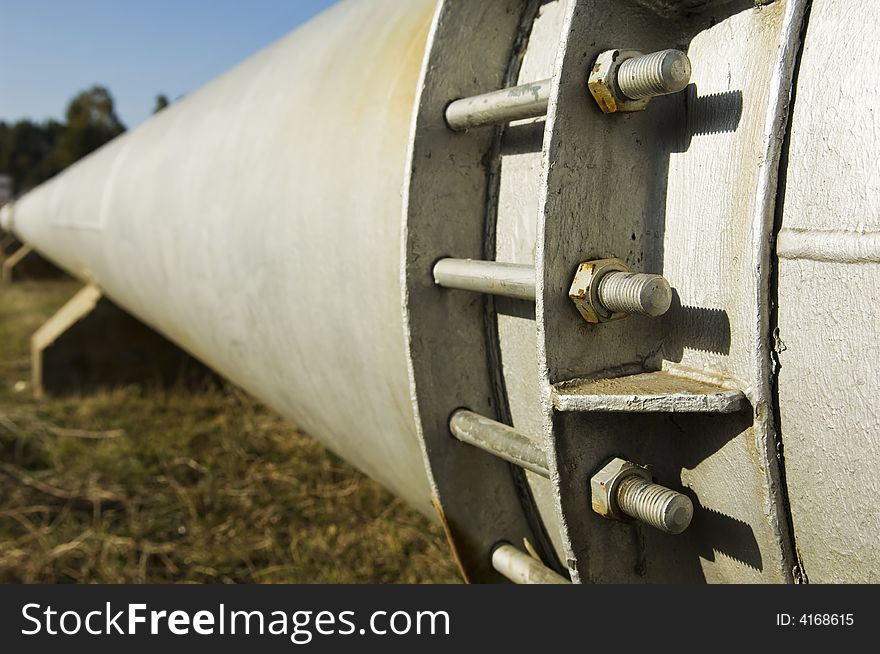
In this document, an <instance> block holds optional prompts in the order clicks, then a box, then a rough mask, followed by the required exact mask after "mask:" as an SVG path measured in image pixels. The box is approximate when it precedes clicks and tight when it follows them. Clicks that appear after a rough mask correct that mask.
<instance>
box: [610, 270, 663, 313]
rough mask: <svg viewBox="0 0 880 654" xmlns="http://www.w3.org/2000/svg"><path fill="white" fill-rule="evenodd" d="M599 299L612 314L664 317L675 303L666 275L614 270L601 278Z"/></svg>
mask: <svg viewBox="0 0 880 654" xmlns="http://www.w3.org/2000/svg"><path fill="white" fill-rule="evenodd" d="M598 296H599V302H600V303H601V304H602V306H603V307H605V308H606V309H607V310H608V311H610V312H612V313H638V314H642V315H645V316H652V317H657V316H662V315H663V314H664V313H666V312H667V311H668V310H669V307H670V305H671V304H672V287H671V286H670V285H669V282H667V281H666V279H665V278H664V277H663V276H662V275H650V274H647V273H627V272H610V273H607V274H606V275H605V276H603V277H602V279H600V280H599V288H598Z"/></svg>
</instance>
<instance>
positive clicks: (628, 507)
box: [617, 475, 694, 534]
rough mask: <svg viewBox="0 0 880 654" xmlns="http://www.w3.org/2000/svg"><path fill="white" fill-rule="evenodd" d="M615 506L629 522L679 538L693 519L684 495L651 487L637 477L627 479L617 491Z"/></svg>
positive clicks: (690, 505)
mask: <svg viewBox="0 0 880 654" xmlns="http://www.w3.org/2000/svg"><path fill="white" fill-rule="evenodd" d="M617 505H618V506H619V507H620V510H621V511H623V512H624V513H625V514H627V515H628V516H630V517H632V518H636V519H637V520H641V521H642V522H644V523H647V524H649V525H651V526H652V527H656V528H657V529H659V530H661V531H665V532H666V533H667V534H680V533H681V532H683V531H684V530H685V529H687V527H688V525H689V524H690V523H691V518H693V517H694V505H693V503H692V502H691V500H690V498H689V497H687V495H682V494H681V493H678V492H676V491H674V490H671V489H669V488H666V487H665V486H660V485H659V484H654V483H652V482H650V481H648V480H647V479H644V478H643V477H641V476H639V475H628V476H627V477H626V478H624V479H623V480H621V482H620V484H619V485H618V487H617Z"/></svg>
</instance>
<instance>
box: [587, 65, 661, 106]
mask: <svg viewBox="0 0 880 654" xmlns="http://www.w3.org/2000/svg"><path fill="white" fill-rule="evenodd" d="M641 56H642V53H641V52H639V51H638V50H606V51H605V52H603V53H601V54H600V55H599V56H598V57H597V58H596V63H594V64H593V67H592V68H591V69H590V77H589V80H588V81H587V87H588V88H589V89H590V93H591V94H592V95H593V98H594V99H595V100H596V104H598V105H599V108H600V109H601V110H602V112H603V113H606V114H613V113H617V112H619V111H644V110H645V108H646V107H647V106H648V103H649V102H650V100H651V99H650V98H643V99H641V100H631V99H630V98H628V97H626V96H625V95H624V94H623V92H622V91H621V90H620V86H618V84H617V70H618V68H620V64H622V63H623V62H624V61H626V60H627V59H633V58H635V57H641Z"/></svg>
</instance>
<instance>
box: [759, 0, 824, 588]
mask: <svg viewBox="0 0 880 654" xmlns="http://www.w3.org/2000/svg"><path fill="white" fill-rule="evenodd" d="M812 9H813V0H806V5H805V6H804V15H803V18H802V21H801V29H800V35H799V39H800V42H799V44H798V51H797V54H796V55H795V62H794V69H793V72H792V78H791V94H790V96H789V103H788V120H787V121H786V126H785V136H784V138H783V141H782V150H781V153H780V157H779V171H778V175H777V185H776V206H775V211H774V216H773V233H772V235H771V237H770V271H769V275H768V283H769V286H770V289H769V299H770V321H769V328H770V331H769V334H767V339H768V342H767V346H768V347H769V349H770V357H771V366H772V368H771V379H770V390H771V392H770V397H771V411H772V415H773V422H774V427H775V428H774V429H773V430H772V433H773V438H774V440H775V445H776V458H777V466H778V474H779V486H780V495H781V500H782V507H783V512H784V514H785V519H786V523H787V528H788V539H789V547H790V548H791V552H792V555H793V556H794V559H795V566H794V569H793V570H792V576H793V577H794V581H795V583H803V584H806V583H809V577H808V576H807V572H806V569H805V568H804V562H803V559H802V558H801V553H800V550H799V549H798V546H797V538H796V536H795V530H794V518H793V516H792V512H791V501H790V499H789V493H788V479H787V477H786V474H785V451H784V445H783V441H782V420H781V417H782V414H781V410H780V405H779V370H780V368H781V363H780V361H779V349H778V343H777V341H778V336H779V257H778V256H777V254H776V244H777V241H778V238H779V233H780V231H781V230H782V219H783V215H784V213H785V191H786V186H787V182H788V164H789V155H790V151H791V133H792V126H793V124H794V108H795V103H796V101H797V89H798V79H799V77H800V71H801V63H802V61H803V55H804V47H805V45H806V41H807V26H808V24H809V19H810V12H811V11H812Z"/></svg>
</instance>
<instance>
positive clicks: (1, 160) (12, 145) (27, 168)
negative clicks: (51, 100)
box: [0, 120, 63, 191]
mask: <svg viewBox="0 0 880 654" xmlns="http://www.w3.org/2000/svg"><path fill="white" fill-rule="evenodd" d="M62 130H63V126H62V125H61V123H58V122H56V121H48V122H46V123H44V124H42V125H41V124H38V123H34V122H32V121H30V120H20V121H18V122H17V123H15V124H13V125H6V124H5V123H3V124H2V126H0V173H5V174H8V175H11V176H12V178H13V180H14V183H15V186H16V189H17V190H19V191H20V190H23V189H28V188H31V187H33V186H36V185H37V184H40V183H41V182H43V181H45V180H46V179H48V178H50V177H52V176H53V175H55V174H56V173H57V172H58V171H59V170H61V164H60V163H59V162H58V159H57V156H56V154H57V151H56V147H57V144H58V139H59V137H60V134H61V132H62Z"/></svg>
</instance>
